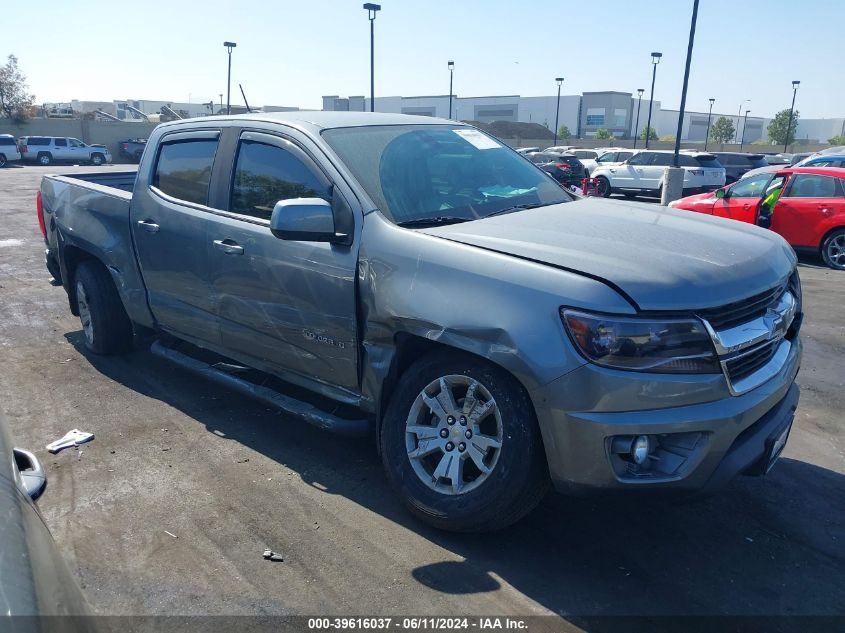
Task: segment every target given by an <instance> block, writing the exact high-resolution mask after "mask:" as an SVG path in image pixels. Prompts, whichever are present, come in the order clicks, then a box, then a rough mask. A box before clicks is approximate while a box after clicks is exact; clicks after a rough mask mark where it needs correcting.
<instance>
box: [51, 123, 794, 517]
mask: <svg viewBox="0 0 845 633" xmlns="http://www.w3.org/2000/svg"><path fill="white" fill-rule="evenodd" d="M38 205H39V214H38V215H39V221H40V223H41V226H42V229H43V231H44V233H45V239H46V243H47V265H48V268H49V270H50V272H51V273H52V274H53V275H54V277H56V278H57V279H59V280H61V282H62V284H63V285H64V288H65V290H66V291H67V294H68V298H69V303H70V309H71V311H72V312H73V313H74V314H78V315H79V317H80V319H81V322H82V329H83V331H84V335H85V343H86V345H87V347H88V348H89V349H90V350H91V351H92V352H94V353H100V354H112V353H118V352H122V351H125V350H127V349H129V348H130V346H131V345H132V341H133V332H134V333H138V332H146V333H149V332H151V331H152V332H154V333H156V334H157V335H158V337H159V338H158V339H156V340H155V341H154V342H153V344H152V347H151V350H152V351H153V352H154V353H156V354H159V355H161V356H164V357H166V358H168V359H170V360H172V361H174V362H177V363H179V364H181V365H182V366H184V367H186V368H188V369H191V370H194V371H197V372H199V373H200V374H202V375H204V376H206V377H208V378H210V379H213V380H217V381H219V382H221V383H222V384H225V385H228V386H229V387H231V388H233V389H238V390H240V391H243V392H245V393H249V394H251V395H253V396H255V397H258V398H261V399H263V400H265V401H268V402H273V403H274V404H276V405H278V406H279V407H281V408H282V409H285V410H288V411H291V412H293V413H297V414H299V415H300V416H301V417H303V418H304V419H305V420H307V421H309V422H311V423H314V424H317V425H318V426H321V427H324V428H328V429H333V430H336V431H338V432H341V433H349V434H354V433H368V432H371V433H374V434H375V437H376V438H377V445H378V450H379V453H380V455H381V457H382V460H383V462H384V467H385V470H386V473H387V478H388V480H389V481H390V483H391V485H392V486H393V487H394V488H395V490H396V491H397V492H398V494H399V495H400V496H401V498H402V499H403V500H404V502H405V503H406V504H407V505H408V507H409V508H410V509H411V510H412V511H413V512H414V513H415V514H416V515H418V516H420V517H422V518H423V519H425V520H426V521H428V522H429V523H431V524H433V525H435V526H438V527H441V528H445V529H451V530H458V531H472V530H490V529H495V528H499V527H502V526H504V525H507V524H509V523H512V522H514V521H516V520H517V519H519V518H520V517H521V516H523V515H524V514H525V513H527V512H528V511H529V510H530V509H531V508H533V507H534V506H535V505H536V504H537V503H538V502H539V500H540V499H541V498H542V496H543V495H544V494H545V492H546V491H547V490H548V488H549V485H550V484H551V485H553V486H554V487H555V488H556V489H557V490H560V491H573V492H574V491H589V490H597V489H601V490H607V489H616V490H620V491H625V490H634V489H636V490H645V489H650V490H664V489H669V490H676V491H701V490H709V489H712V488H715V487H718V486H719V485H720V484H723V483H725V482H726V481H728V480H729V479H730V478H732V477H733V476H735V475H737V474H739V473H746V474H763V473H765V472H766V471H767V470H768V469H769V468H770V467H771V465H772V464H773V463H774V461H775V460H776V458H777V457H778V455H779V454H780V452H781V450H782V449H783V446H784V443H785V442H786V439H787V436H788V433H789V430H790V427H791V424H792V419H793V415H794V411H795V408H796V405H797V402H798V387H797V386H796V385H795V384H794V381H795V376H796V374H797V372H798V368H799V365H800V361H801V343H800V340H799V337H798V330H799V327H800V324H801V317H802V311H801V285H800V281H799V278H798V273H797V272H796V258H795V255H794V253H793V251H792V249H791V248H790V247H789V246H788V245H787V244H786V242H785V241H784V240H783V239H781V238H780V237H779V236H777V235H775V234H773V233H771V232H769V231H766V230H764V229H761V228H759V227H755V226H750V225H746V224H742V223H739V222H732V221H729V220H724V219H721V218H713V217H710V216H705V215H699V214H691V213H687V212H685V211H675V210H674V209H667V208H661V207H658V206H651V205H645V204H640V203H634V202H628V201H621V200H604V199H598V198H587V199H583V200H574V199H573V197H572V196H571V195H570V194H568V193H567V192H565V191H564V190H563V189H561V187H560V186H559V185H558V184H557V183H556V182H555V181H554V180H553V179H552V178H551V177H550V176H549V175H548V174H546V173H545V172H543V171H542V170H540V169H538V168H537V167H536V166H534V165H532V164H531V163H530V162H529V161H526V160H525V159H524V158H522V157H521V156H519V155H518V154H517V153H516V152H514V151H512V150H511V149H509V148H508V147H506V146H503V145H502V144H501V143H499V142H498V141H497V140H495V139H494V138H491V137H489V136H487V135H485V134H484V133H482V132H480V131H478V130H476V129H475V128H472V127H469V126H466V125H463V124H456V123H454V122H452V121H446V120H441V119H434V118H428V117H413V116H404V115H391V114H371V113H352V112H348V113H347V112H289V113H283V114H255V115H244V116H231V117H215V118H206V119H192V120H186V121H178V122H173V123H167V124H163V125H160V126H158V127H157V128H156V129H155V131H154V132H153V134H152V136H151V138H150V140H149V144H148V146H147V150H146V151H145V152H144V156H143V159H142V161H141V164H140V165H139V169H138V172H137V176H136V174H134V173H131V172H130V173H109V174H91V175H74V176H72V177H71V176H47V177H45V178H44V180H43V182H42V185H41V191H40V193H39V198H38ZM292 394H296V395H295V396H294V395H292ZM280 432H283V430H282V429H280Z"/></svg>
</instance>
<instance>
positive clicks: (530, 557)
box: [66, 332, 845, 631]
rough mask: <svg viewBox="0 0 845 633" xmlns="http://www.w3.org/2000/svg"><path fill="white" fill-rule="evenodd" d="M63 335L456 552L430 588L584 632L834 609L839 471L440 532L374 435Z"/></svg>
mask: <svg viewBox="0 0 845 633" xmlns="http://www.w3.org/2000/svg"><path fill="white" fill-rule="evenodd" d="M66 337H67V339H68V340H69V341H70V342H71V343H72V344H73V345H74V346H75V347H76V348H77V350H79V351H80V353H81V354H83V355H84V356H85V357H86V358H87V359H88V361H89V362H90V363H91V365H92V366H93V367H94V368H96V369H97V370H98V371H99V372H101V373H102V374H103V375H105V376H107V377H108V378H110V379H112V380H114V381H117V382H119V383H121V384H123V385H125V386H126V387H128V388H130V389H132V390H135V391H137V392H139V393H142V394H144V395H146V396H148V397H150V398H154V399H156V400H160V401H163V402H165V403H167V404H168V405H170V406H172V407H175V408H177V409H179V410H180V411H182V412H183V413H184V414H185V415H187V416H189V417H191V418H193V419H194V420H196V421H197V422H199V423H200V424H203V425H204V426H205V428H206V429H207V431H209V432H213V433H215V434H217V435H221V434H222V435H223V436H224V437H226V438H227V439H229V440H231V441H235V442H239V443H241V444H242V445H243V446H245V447H248V448H250V449H252V450H254V451H257V452H259V453H261V454H263V455H265V456H267V457H268V458H270V459H272V460H274V461H275V462H278V463H280V464H284V465H285V466H286V467H287V468H290V469H292V470H294V471H295V472H296V473H298V474H299V476H300V477H301V478H302V480H303V481H304V482H306V483H307V484H308V485H310V486H313V487H315V488H317V489H319V490H321V491H323V492H324V493H325V494H330V495H342V496H344V497H346V498H348V499H350V500H351V501H353V502H355V503H356V504H358V505H360V506H361V507H363V508H366V509H367V510H368V511H370V512H374V513H377V514H379V515H381V516H383V517H386V518H388V519H390V520H391V521H394V522H396V523H397V524H400V525H401V526H404V527H405V528H407V529H409V530H412V531H414V532H415V533H417V534H418V535H419V536H421V537H422V538H424V539H426V540H428V541H430V542H432V543H435V544H436V545H438V546H440V547H442V548H444V549H446V550H448V551H449V552H452V553H454V554H456V555H457V556H458V557H459V558H460V559H461V560H460V561H457V562H456V561H442V560H437V561H432V562H431V563H429V564H425V565H420V566H418V567H416V568H414V569H412V570H410V572H409V573H410V576H411V577H412V578H413V579H414V580H415V581H416V582H418V583H420V584H422V585H424V586H426V587H429V588H431V589H434V590H436V591H438V592H442V593H444V594H454V595H473V594H480V593H485V592H492V591H496V590H497V589H499V588H500V587H501V586H502V585H503V584H507V585H510V586H511V587H513V588H514V589H516V590H517V591H518V592H520V593H521V594H523V595H524V596H526V597H527V598H528V599H529V600H530V601H533V602H535V603H538V604H539V605H542V607H545V608H546V609H548V610H550V611H551V612H553V613H556V614H558V615H559V616H561V617H563V618H565V619H566V620H568V621H569V622H571V623H572V624H574V625H576V626H579V627H582V628H584V629H587V630H595V631H622V630H624V631H632V630H640V629H639V628H638V626H637V625H635V623H634V622H632V621H631V620H630V619H629V618H624V617H618V616H624V615H643V614H646V615H665V616H680V615H691V614H692V615H695V614H698V615H736V614H753V615H787V616H788V615H819V614H821V615H825V614H827V615H832V614H840V615H841V614H842V613H845V598H843V596H845V556H843V552H845V550H843V547H842V544H843V542H845V496H843V494H842V491H843V490H845V476H843V475H841V474H839V473H837V472H834V471H832V470H828V469H825V468H821V467H818V466H815V465H812V464H808V463H805V462H802V461H798V460H795V459H788V458H783V459H782V460H781V462H780V463H779V464H778V465H777V466H776V468H775V469H774V470H773V471H772V473H771V474H770V475H769V476H767V477H766V478H762V479H757V478H754V479H752V478H740V479H739V480H737V481H735V482H733V483H732V484H731V485H730V486H729V487H728V488H727V489H726V490H724V491H722V492H721V493H719V494H718V495H717V496H713V497H709V498H704V499H699V500H694V501H683V502H679V501H671V500H665V499H654V498H635V497H630V496H626V497H613V498H570V497H562V496H557V495H550V496H549V497H547V498H546V499H545V501H544V502H543V503H542V504H541V505H540V507H539V508H538V509H537V510H535V511H534V512H533V513H532V514H531V515H529V516H528V517H527V518H526V519H525V520H523V521H522V522H520V523H519V524H517V525H515V526H512V527H510V528H508V529H506V530H504V531H501V532H498V533H493V534H483V535H462V534H450V533H444V532H440V531H437V530H434V529H432V528H429V527H428V526H426V525H424V524H422V523H420V522H419V521H417V520H416V519H414V518H413V517H412V516H411V515H410V514H408V513H407V511H406V510H405V509H404V508H403V507H402V505H401V503H400V502H399V501H398V500H397V499H396V497H395V496H394V495H393V494H392V492H391V490H390V489H389V487H388V485H387V483H386V481H385V479H384V477H383V476H382V470H381V463H380V460H379V458H378V456H377V455H376V451H375V446H374V441H373V440H372V439H356V440H348V439H344V438H340V437H337V436H333V435H330V434H328V433H324V432H322V431H319V430H317V429H315V428H312V427H310V426H308V425H306V424H303V423H299V422H298V421H294V420H286V419H284V418H283V417H282V416H281V415H279V414H277V413H275V412H273V411H270V410H268V409H267V408H266V407H265V406H264V405H262V404H259V403H256V402H254V401H252V400H250V399H247V398H245V397H242V396H240V395H238V394H234V393H228V392H225V391H224V390H222V389H221V388H220V387H217V386H216V385H214V384H212V383H210V382H208V381H205V380H202V379H199V378H196V377H194V376H193V375H191V374H190V373H188V372H186V371H184V370H182V369H180V368H177V367H174V366H172V365H170V364H168V363H166V362H165V361H163V360H161V359H159V358H157V357H154V356H153V355H152V354H150V353H149V352H147V351H136V352H133V353H132V354H130V355H128V356H125V357H98V356H93V355H89V354H87V353H86V352H85V351H84V347H83V345H82V340H81V333H79V332H74V333H71V334H68V335H66ZM234 413H236V415H234ZM327 547H331V544H327ZM641 624H643V625H644V628H643V630H645V629H648V630H659V629H663V628H664V627H663V626H662V625H661V624H660V621H649V622H646V623H641ZM683 624H684V623H683V622H680V623H678V622H677V621H675V622H674V625H675V629H676V630H677V629H678V628H679V627H681V628H686V627H684V626H683Z"/></svg>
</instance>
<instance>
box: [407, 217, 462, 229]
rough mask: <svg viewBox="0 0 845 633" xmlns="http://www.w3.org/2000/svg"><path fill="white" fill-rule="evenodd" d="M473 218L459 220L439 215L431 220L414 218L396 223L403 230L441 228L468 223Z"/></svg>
mask: <svg viewBox="0 0 845 633" xmlns="http://www.w3.org/2000/svg"><path fill="white" fill-rule="evenodd" d="M473 219H475V218H459V217H456V216H452V215H439V216H435V217H433V218H416V219H414V220H405V221H404V222H397V223H396V225H397V226H402V227H405V228H411V229H413V228H422V227H426V226H441V225H446V224H458V223H459V222H469V221H470V220H473Z"/></svg>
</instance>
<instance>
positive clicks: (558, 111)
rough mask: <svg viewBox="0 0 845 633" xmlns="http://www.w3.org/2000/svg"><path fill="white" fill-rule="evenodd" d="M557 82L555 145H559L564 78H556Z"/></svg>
mask: <svg viewBox="0 0 845 633" xmlns="http://www.w3.org/2000/svg"><path fill="white" fill-rule="evenodd" d="M555 81H556V82H557V107H556V108H555V142H554V143H553V145H557V124H558V120H559V119H560V87H561V85H562V84H563V77H555Z"/></svg>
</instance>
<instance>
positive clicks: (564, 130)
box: [557, 125, 572, 139]
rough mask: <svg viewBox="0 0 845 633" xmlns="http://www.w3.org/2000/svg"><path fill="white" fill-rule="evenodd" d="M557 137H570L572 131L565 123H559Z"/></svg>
mask: <svg viewBox="0 0 845 633" xmlns="http://www.w3.org/2000/svg"><path fill="white" fill-rule="evenodd" d="M557 137H558V138H563V139H566V138H572V132H570V131H569V128H568V127H566V126H565V125H561V126H560V127H559V128H558V130H557Z"/></svg>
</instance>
